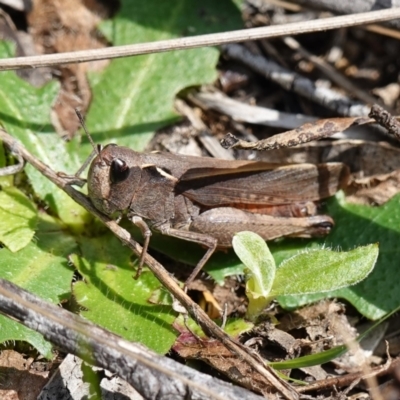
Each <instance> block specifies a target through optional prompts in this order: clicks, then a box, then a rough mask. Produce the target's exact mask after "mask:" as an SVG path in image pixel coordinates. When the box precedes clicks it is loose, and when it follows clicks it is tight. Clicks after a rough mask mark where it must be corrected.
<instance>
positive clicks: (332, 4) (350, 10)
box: [292, 0, 400, 29]
mask: <svg viewBox="0 0 400 400" xmlns="http://www.w3.org/2000/svg"><path fill="white" fill-rule="evenodd" d="M292 2H293V3H296V4H299V5H301V6H304V7H307V8H310V9H315V10H324V11H331V12H332V13H334V14H358V13H365V12H367V11H370V10H378V9H381V10H388V9H391V10H392V11H394V10H396V9H397V8H398V7H400V1H399V0H391V1H387V0H351V1H332V0H292ZM395 18H398V17H395ZM387 24H388V25H390V26H392V27H393V28H397V29H399V28H400V21H391V22H389V23H387Z"/></svg>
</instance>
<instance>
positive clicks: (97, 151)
mask: <svg viewBox="0 0 400 400" xmlns="http://www.w3.org/2000/svg"><path fill="white" fill-rule="evenodd" d="M75 113H76V115H77V117H78V119H79V122H80V123H81V126H82V128H83V130H84V131H85V133H86V136H87V137H88V139H89V142H90V144H91V145H92V147H93V149H94V151H95V152H96V154H99V155H100V150H99V146H96V145H95V143H94V142H93V139H92V137H91V136H90V133H89V131H88V130H87V128H86V124H85V120H84V119H83V116H82V114H81V112H80V111H79V110H78V109H77V108H75Z"/></svg>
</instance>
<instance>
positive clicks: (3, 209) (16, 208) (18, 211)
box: [0, 187, 37, 252]
mask: <svg viewBox="0 0 400 400" xmlns="http://www.w3.org/2000/svg"><path fill="white" fill-rule="evenodd" d="M36 223H37V211H36V207H35V205H34V204H33V203H32V202H31V201H30V200H29V199H28V198H27V197H26V196H25V195H24V194H23V193H22V192H21V191H20V190H18V189H17V188H14V187H9V188H7V189H4V190H2V191H1V192H0V242H2V243H4V244H5V245H6V246H7V247H8V248H9V249H10V250H11V251H12V252H16V251H18V250H21V249H23V248H24V247H25V246H26V245H27V244H28V243H29V242H30V241H31V240H32V238H33V235H34V234H35V228H36Z"/></svg>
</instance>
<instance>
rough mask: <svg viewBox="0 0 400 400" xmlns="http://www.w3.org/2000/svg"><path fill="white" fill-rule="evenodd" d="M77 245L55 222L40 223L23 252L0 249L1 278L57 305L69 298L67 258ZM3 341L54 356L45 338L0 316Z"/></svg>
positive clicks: (47, 355) (71, 272) (69, 282)
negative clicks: (22, 343)
mask: <svg viewBox="0 0 400 400" xmlns="http://www.w3.org/2000/svg"><path fill="white" fill-rule="evenodd" d="M76 250H77V249H76V243H75V241H74V240H73V239H72V237H71V236H69V235H67V234H66V233H65V232H63V230H62V228H61V226H60V225H58V223H57V222H56V221H55V220H50V219H49V218H47V221H43V220H40V221H39V224H38V230H37V233H36V238H35V240H34V241H31V242H30V243H29V244H28V245H27V246H26V247H24V248H23V249H22V250H20V251H18V252H16V253H12V252H11V251H10V250H8V249H7V248H2V249H0V278H3V279H6V280H8V281H11V282H13V283H15V284H16V285H18V286H21V287H22V288H24V289H26V290H28V291H29V292H31V293H34V294H36V295H37V296H39V297H41V298H42V299H44V300H46V301H48V302H50V303H53V304H57V303H59V302H60V301H61V300H63V299H66V298H69V295H70V285H71V279H72V275H73V270H72V269H71V268H70V267H69V266H68V264H67V256H68V255H69V254H70V253H72V252H76ZM0 327H1V329H0V342H1V343H3V342H7V341H9V340H24V341H26V342H28V343H30V344H32V345H33V346H35V347H36V348H37V349H38V350H39V352H40V353H42V354H43V355H45V356H46V357H48V358H50V357H51V345H50V344H49V343H48V342H46V341H45V340H44V339H43V337H42V336H41V335H40V334H38V333H36V332H34V331H31V330H30V329H28V328H25V327H24V326H22V325H20V324H18V323H17V322H14V321H12V320H10V319H8V318H6V317H3V316H0Z"/></svg>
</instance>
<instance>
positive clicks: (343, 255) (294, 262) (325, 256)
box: [271, 244, 379, 296]
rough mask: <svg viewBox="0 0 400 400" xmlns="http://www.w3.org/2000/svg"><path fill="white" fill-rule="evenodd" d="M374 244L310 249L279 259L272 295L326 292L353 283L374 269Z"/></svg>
mask: <svg viewBox="0 0 400 400" xmlns="http://www.w3.org/2000/svg"><path fill="white" fill-rule="evenodd" d="M378 254H379V248H378V245H377V244H371V245H369V246H363V247H358V248H356V249H354V250H351V251H347V252H336V251H332V250H328V249H321V250H310V251H306V252H303V253H300V254H298V255H295V256H293V257H292V258H289V259H287V260H285V261H283V262H282V264H281V265H280V267H279V268H278V271H277V273H276V277H275V282H274V284H273V288H272V291H271V296H283V295H298V294H308V293H320V292H328V291H331V290H336V289H340V288H343V287H347V286H351V285H355V284H356V283H358V282H360V281H362V280H363V279H365V278H366V277H367V276H368V275H369V274H370V272H371V271H372V270H373V268H374V265H375V263H376V260H377V258H378Z"/></svg>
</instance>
